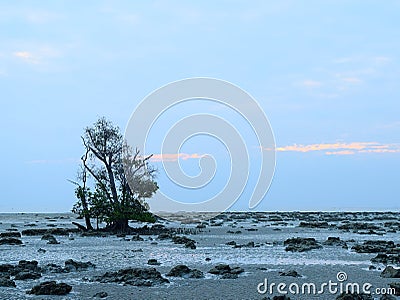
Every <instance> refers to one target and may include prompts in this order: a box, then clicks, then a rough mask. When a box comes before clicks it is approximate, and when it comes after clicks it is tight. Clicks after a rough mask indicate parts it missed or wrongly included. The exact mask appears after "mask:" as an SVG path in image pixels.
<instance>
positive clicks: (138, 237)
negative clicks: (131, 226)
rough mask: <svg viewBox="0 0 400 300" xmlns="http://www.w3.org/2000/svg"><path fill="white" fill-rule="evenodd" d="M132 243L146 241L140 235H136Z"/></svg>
mask: <svg viewBox="0 0 400 300" xmlns="http://www.w3.org/2000/svg"><path fill="white" fill-rule="evenodd" d="M131 240H132V241H138V242H139V241H144V239H143V238H142V237H141V236H140V235H138V234H137V235H134V236H133V237H132V239H131Z"/></svg>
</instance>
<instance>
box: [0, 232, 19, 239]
mask: <svg viewBox="0 0 400 300" xmlns="http://www.w3.org/2000/svg"><path fill="white" fill-rule="evenodd" d="M8 237H14V238H20V237H21V234H20V233H19V232H18V231H9V232H2V233H0V238H8Z"/></svg>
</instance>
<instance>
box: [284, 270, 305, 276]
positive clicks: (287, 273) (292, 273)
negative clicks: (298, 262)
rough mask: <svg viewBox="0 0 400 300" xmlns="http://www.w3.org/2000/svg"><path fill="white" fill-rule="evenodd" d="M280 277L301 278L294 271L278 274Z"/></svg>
mask: <svg viewBox="0 0 400 300" xmlns="http://www.w3.org/2000/svg"><path fill="white" fill-rule="evenodd" d="M279 275H280V276H291V277H301V275H300V274H299V273H297V271H295V270H290V271H287V272H279Z"/></svg>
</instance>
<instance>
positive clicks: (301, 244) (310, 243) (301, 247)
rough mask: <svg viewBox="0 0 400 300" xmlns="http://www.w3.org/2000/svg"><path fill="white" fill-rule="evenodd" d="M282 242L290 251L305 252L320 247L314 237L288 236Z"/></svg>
mask: <svg viewBox="0 0 400 300" xmlns="http://www.w3.org/2000/svg"><path fill="white" fill-rule="evenodd" d="M283 244H284V245H285V246H286V248H285V250H286V251H290V252H305V251H310V250H313V249H320V248H322V246H321V245H320V244H319V243H317V241H316V240H315V239H314V238H300V237H297V238H290V239H287V240H286V241H285V242H284V243H283Z"/></svg>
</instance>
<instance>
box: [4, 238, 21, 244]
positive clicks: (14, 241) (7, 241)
mask: <svg viewBox="0 0 400 300" xmlns="http://www.w3.org/2000/svg"><path fill="white" fill-rule="evenodd" d="M22 244H23V243H22V241H21V240H20V239H17V238H13V237H7V238H2V239H0V245H22Z"/></svg>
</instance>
